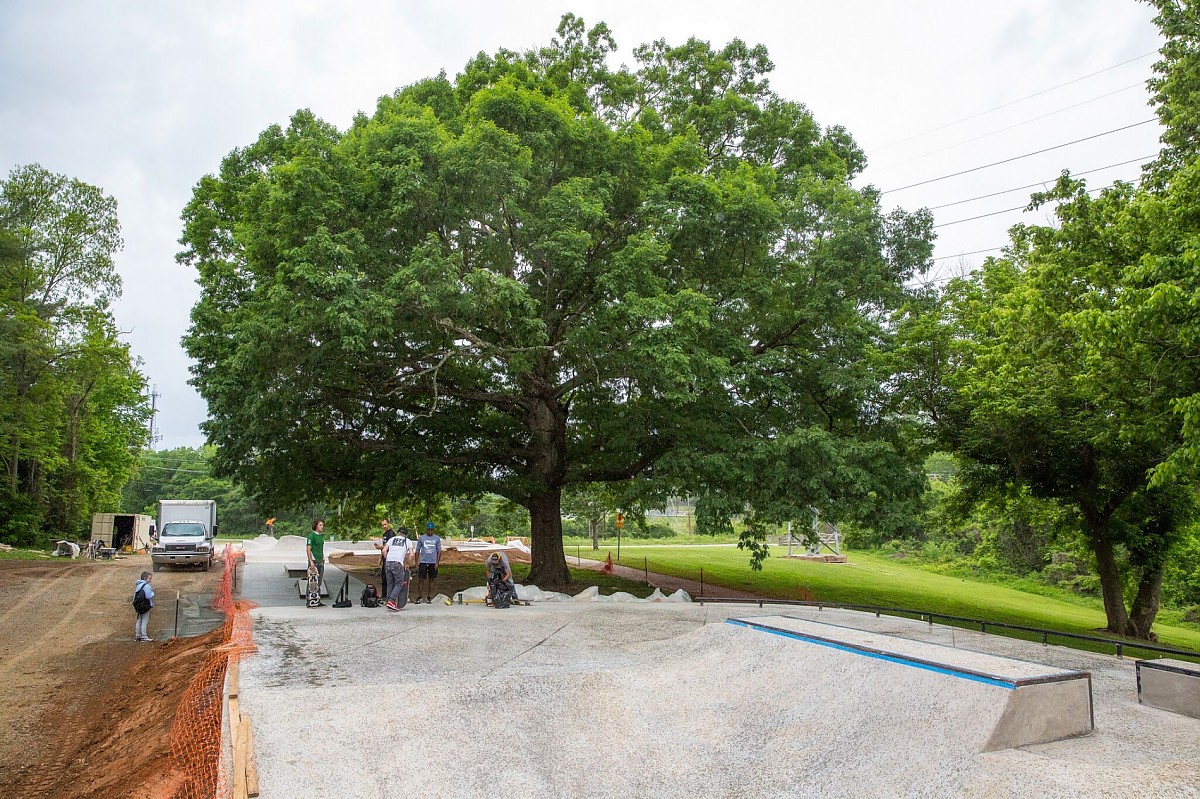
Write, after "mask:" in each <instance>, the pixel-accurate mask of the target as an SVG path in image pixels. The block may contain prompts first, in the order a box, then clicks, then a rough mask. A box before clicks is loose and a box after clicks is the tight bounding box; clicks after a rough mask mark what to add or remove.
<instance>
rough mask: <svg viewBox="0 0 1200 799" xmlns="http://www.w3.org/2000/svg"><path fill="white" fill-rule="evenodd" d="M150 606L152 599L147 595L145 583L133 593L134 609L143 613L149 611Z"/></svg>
mask: <svg viewBox="0 0 1200 799" xmlns="http://www.w3.org/2000/svg"><path fill="white" fill-rule="evenodd" d="M150 608H151V605H150V600H149V599H148V598H147V597H146V586H144V585H143V586H142V587H141V588H139V589H138V590H137V593H136V594H134V595H133V609H134V610H136V611H137V612H138V614H139V615H140V614H142V613H149V612H150Z"/></svg>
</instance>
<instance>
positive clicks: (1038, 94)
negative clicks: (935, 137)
mask: <svg viewBox="0 0 1200 799" xmlns="http://www.w3.org/2000/svg"><path fill="white" fill-rule="evenodd" d="M1157 53H1158V51H1157V50H1151V51H1150V52H1148V53H1142V54H1141V55H1140V56H1137V57H1135V58H1131V59H1129V60H1128V61H1122V62H1121V63H1119V64H1113V65H1112V66H1111V67H1105V68H1104V69H1101V70H1097V71H1096V72H1092V73H1090V74H1087V75H1084V76H1083V77H1079V78H1075V79H1074V80H1069V81H1067V82H1066V83H1060V84H1058V85H1057V86H1051V87H1050V88H1049V89H1042V90H1041V91H1040V92H1034V93H1033V94H1029V95H1026V96H1025V97H1021V98H1019V99H1016V100H1010V101H1008V102H1007V103H1003V104H1001V105H998V106H994V107H993V108H989V109H987V110H986V111H979V112H977V113H974V114H971V115H969V116H965V117H962V118H961V119H956V120H954V121H953V122H947V123H946V124H944V125H939V126H937V127H936V128H930V129H929V130H924V131H921V132H920V133H914V134H913V135H911V136H908V137H906V138H903V139H898V140H896V141H894V142H891V143H890V144H885V145H882V146H881V147H876V148H875V151H876V152H878V151H880V150H885V149H887V148H888V147H895V146H896V145H897V144H903V143H904V142H907V141H912V140H913V139H917V138H920V137H921V136H926V135H928V134H930V133H936V132H937V131H939V130H945V129H946V128H951V127H954V126H955V125H958V124H960V123H962V122H967V121H968V120H972V119H976V118H977V117H981V116H985V115H987V114H990V113H992V112H993V111H999V110H1000V109H1002V108H1008V107H1009V106H1011V105H1016V104H1017V103H1023V102H1025V101H1026V100H1032V99H1033V98H1034V97H1041V96H1042V95H1043V94H1049V93H1050V92H1053V91H1057V90H1058V89H1062V88H1065V87H1067V86H1070V85H1071V84H1074V83H1079V82H1080V81H1082V80H1087V79H1088V78H1094V77H1096V76H1097V75H1102V74H1104V73H1105V72H1110V71H1112V70H1114V69H1117V68H1118V67H1123V66H1125V65H1126V64H1132V63H1133V62H1135V61H1141V60H1142V59H1143V58H1149V57H1150V56H1152V55H1155V54H1157Z"/></svg>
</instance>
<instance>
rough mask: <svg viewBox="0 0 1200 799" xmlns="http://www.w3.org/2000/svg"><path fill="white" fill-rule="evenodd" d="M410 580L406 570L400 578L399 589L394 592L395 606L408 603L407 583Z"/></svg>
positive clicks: (400, 606) (399, 606) (402, 605)
mask: <svg viewBox="0 0 1200 799" xmlns="http://www.w3.org/2000/svg"><path fill="white" fill-rule="evenodd" d="M410 582H411V580H410V579H409V575H408V572H407V571H406V572H405V574H404V577H403V578H401V580H400V590H399V591H398V592H397V593H396V607H398V608H402V607H404V606H405V605H407V604H408V584H409V583H410Z"/></svg>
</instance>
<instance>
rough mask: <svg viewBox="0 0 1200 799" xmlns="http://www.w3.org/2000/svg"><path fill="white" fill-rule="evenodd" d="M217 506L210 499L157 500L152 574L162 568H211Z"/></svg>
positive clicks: (151, 555)
mask: <svg viewBox="0 0 1200 799" xmlns="http://www.w3.org/2000/svg"><path fill="white" fill-rule="evenodd" d="M216 537H217V503H216V500H212V499H161V500H159V501H158V542H157V543H156V544H155V545H154V548H153V549H152V550H150V560H151V562H152V563H153V568H154V571H158V570H159V569H161V568H162V567H163V566H201V567H203V568H204V569H205V571H207V570H208V569H210V568H212V563H213V550H214V549H216V544H215V542H214V539H215V538H216Z"/></svg>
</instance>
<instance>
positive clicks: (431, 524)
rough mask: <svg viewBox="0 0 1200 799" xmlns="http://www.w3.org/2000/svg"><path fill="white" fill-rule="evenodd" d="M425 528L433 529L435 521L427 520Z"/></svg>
mask: <svg viewBox="0 0 1200 799" xmlns="http://www.w3.org/2000/svg"><path fill="white" fill-rule="evenodd" d="M425 529H426V530H432V529H433V522H425Z"/></svg>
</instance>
